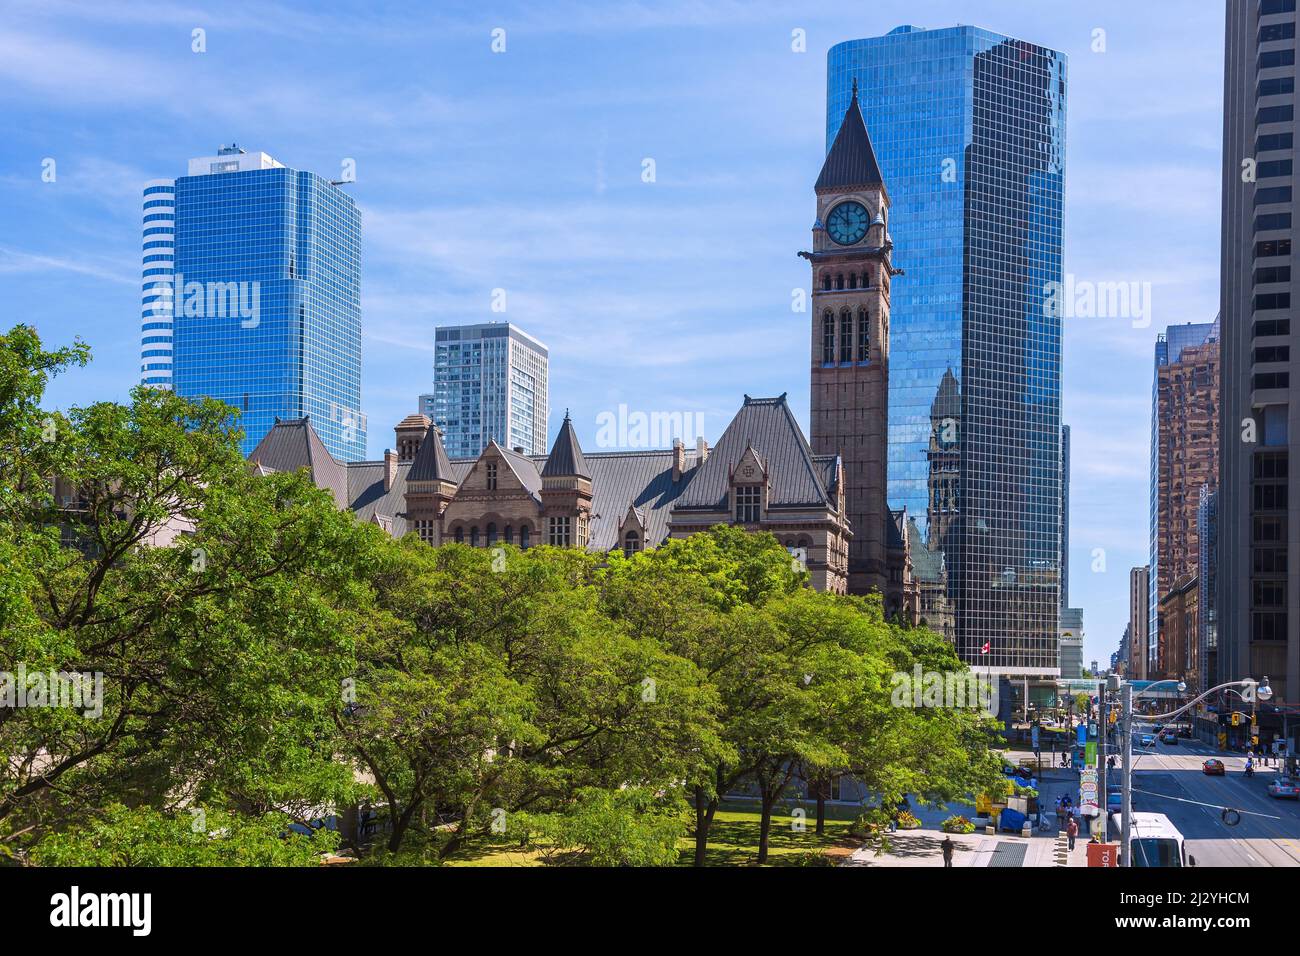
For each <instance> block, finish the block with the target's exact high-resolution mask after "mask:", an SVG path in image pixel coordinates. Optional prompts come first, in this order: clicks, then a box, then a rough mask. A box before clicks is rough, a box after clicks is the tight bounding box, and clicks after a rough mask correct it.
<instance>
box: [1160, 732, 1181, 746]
mask: <svg viewBox="0 0 1300 956" xmlns="http://www.w3.org/2000/svg"><path fill="white" fill-rule="evenodd" d="M1160 742H1161V743H1166V744H1176V743H1178V735H1177V734H1176V733H1174V732H1173V731H1172V730H1166V731H1165V732H1164V733H1163V734H1161V735H1160Z"/></svg>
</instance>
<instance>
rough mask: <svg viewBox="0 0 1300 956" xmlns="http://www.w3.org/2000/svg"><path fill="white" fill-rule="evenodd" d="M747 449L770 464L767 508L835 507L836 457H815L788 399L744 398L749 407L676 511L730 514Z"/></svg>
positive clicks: (730, 427)
mask: <svg viewBox="0 0 1300 956" xmlns="http://www.w3.org/2000/svg"><path fill="white" fill-rule="evenodd" d="M747 448H753V449H754V451H756V452H757V453H758V454H759V455H761V456H762V458H763V460H764V461H765V462H766V463H767V472H768V497H767V505H768V508H781V507H792V506H799V505H816V506H819V507H820V506H823V505H829V506H830V507H832V508H833V507H835V500H834V498H833V497H832V496H831V495H830V492H829V491H828V489H827V486H826V477H825V476H826V474H827V470H828V468H830V469H833V467H834V461H835V456H834V455H828V456H816V457H814V455H813V453H812V449H811V448H810V447H809V446H808V440H807V439H806V438H804V434H803V431H802V430H801V429H800V428H799V423H798V422H797V421H795V418H794V413H793V412H791V411H790V406H789V404H788V403H787V402H786V400H785V395H781V396H779V397H777V398H750V397H749V396H748V395H746V396H745V404H744V405H742V406H741V409H740V411H739V412H737V413H736V417H735V418H733V419H732V420H731V424H730V425H728V426H727V430H726V431H724V432H723V433H722V437H721V438H719V439H718V446H717V447H716V448H715V449H713V451H711V452H710V453H709V457H708V459H707V460H706V461H705V462H704V464H703V465H701V466H700V467H699V468H697V469H696V471H697V474H695V475H694V476H693V477H692V479H691V483H690V485H688V486H687V488H686V490H685V492H683V494H682V495H681V496H680V497H679V498H678V500H677V507H678V508H683V509H689V508H694V509H698V510H702V511H721V510H726V508H727V495H728V493H729V492H730V475H729V471H730V469H731V468H733V467H734V466H735V465H736V464H737V463H738V462H739V461H740V459H741V457H742V456H743V455H744V454H745V450H746V449H747Z"/></svg>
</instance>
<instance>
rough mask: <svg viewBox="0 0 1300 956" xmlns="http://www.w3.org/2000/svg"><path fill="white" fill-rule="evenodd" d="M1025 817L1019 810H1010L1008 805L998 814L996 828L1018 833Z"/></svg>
mask: <svg viewBox="0 0 1300 956" xmlns="http://www.w3.org/2000/svg"><path fill="white" fill-rule="evenodd" d="M1026 819H1027V818H1026V817H1025V815H1024V814H1023V813H1021V812H1020V811H1019V810H1012V809H1011V808H1010V807H1008V808H1007V809H1005V810H1003V811H1002V812H1001V813H1000V814H998V829H1000V830H1007V831H1010V832H1014V833H1019V832H1020V829H1021V827H1023V826H1024V825H1025V820H1026Z"/></svg>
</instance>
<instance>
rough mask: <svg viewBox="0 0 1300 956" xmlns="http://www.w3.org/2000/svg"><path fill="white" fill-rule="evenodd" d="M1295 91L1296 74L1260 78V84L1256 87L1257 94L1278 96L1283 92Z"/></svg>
mask: <svg viewBox="0 0 1300 956" xmlns="http://www.w3.org/2000/svg"><path fill="white" fill-rule="evenodd" d="M1294 92H1295V77H1294V76H1279V77H1275V78H1273V79H1271V80H1260V81H1259V86H1257V87H1256V88H1255V95H1256V96H1278V95H1280V94H1283V93H1294Z"/></svg>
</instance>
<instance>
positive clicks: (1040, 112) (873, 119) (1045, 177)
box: [826, 26, 1066, 676]
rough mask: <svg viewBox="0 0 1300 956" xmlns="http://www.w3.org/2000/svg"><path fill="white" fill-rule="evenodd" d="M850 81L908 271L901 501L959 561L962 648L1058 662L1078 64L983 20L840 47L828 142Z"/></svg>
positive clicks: (952, 579)
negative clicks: (1066, 279)
mask: <svg viewBox="0 0 1300 956" xmlns="http://www.w3.org/2000/svg"><path fill="white" fill-rule="evenodd" d="M854 80H856V81H857V82H858V85H859V98H860V100H861V106H862V112H863V114H864V117H865V120H866V124H867V130H868V132H869V134H870V136H871V141H872V142H873V143H874V144H875V146H876V150H877V154H878V155H879V156H880V157H881V164H882V167H883V173H884V180H885V183H886V185H887V186H888V188H889V193H890V196H891V198H892V200H893V205H892V207H891V208H892V211H893V217H892V219H891V222H890V233H891V237H892V239H893V242H894V253H893V255H894V264H895V266H896V267H898V268H901V269H902V270H904V273H905V274H904V275H900V276H898V277H897V278H896V279H895V281H894V283H893V285H892V290H891V298H890V306H891V336H892V351H891V355H890V368H889V462H888V476H889V499H890V505H891V507H893V508H902V507H906V508H907V511H908V513H909V514H910V515H911V516H912V517H914V518H915V519H916V521H917V524H918V527H919V528H920V529H921V530H922V532H923V534H924V538H925V546H926V547H927V548H929V549H930V550H931V551H933V552H942V554H943V558H944V563H945V564H946V567H947V571H948V574H947V585H946V586H947V590H948V598H949V604H950V612H951V614H952V615H953V618H954V621H955V626H954V630H953V633H954V636H955V640H956V644H957V650H958V652H959V653H960V654H961V656H962V658H963V659H965V660H967V661H970V662H972V663H978V664H979V665H980V666H989V667H991V668H992V669H993V670H997V671H1000V672H1002V673H1004V674H1019V675H1026V676H1030V675H1042V676H1050V675H1053V674H1056V673H1058V671H1059V659H1058V624H1059V609H1060V588H1061V570H1062V569H1061V536H1062V501H1061V498H1062V486H1061V445H1060V442H1061V430H1060V424H1061V423H1060V417H1061V412H1060V403H1061V320H1060V317H1059V315H1057V314H1055V312H1056V310H1055V309H1054V308H1053V307H1052V300H1051V296H1050V291H1051V290H1052V289H1053V288H1055V287H1054V286H1052V285H1051V284H1052V283H1059V282H1060V281H1061V280H1062V265H1061V209H1062V194H1063V185H1064V176H1065V98H1066V97H1065V93H1066V63H1065V56H1064V55H1063V54H1061V53H1058V52H1055V51H1053V50H1049V49H1047V48H1045V47H1041V46H1038V45H1036V44H1033V43H1027V42H1025V41H1022V40H1016V39H1012V38H1010V37H1006V36H1002V35H1000V34H997V33H992V32H990V31H988V30H983V29H980V28H978V27H971V26H960V27H951V28H946V29H938V30H922V29H918V28H916V27H910V26H904V27H899V28H898V29H896V30H894V31H892V32H891V33H889V34H888V35H886V36H882V37H873V38H870V39H863V40H850V41H847V42H844V43H839V44H836V45H835V46H833V47H832V48H831V49H830V52H829V53H828V55H827V96H826V144H827V148H828V149H829V147H830V145H831V143H832V142H833V141H834V138H835V134H836V132H837V131H838V127H839V123H840V120H841V118H842V117H843V116H844V111H845V108H846V107H847V106H848V104H849V100H850V98H851V96H852V86H853V82H854ZM931 563H933V562H931ZM986 647H987V651H985V648H986Z"/></svg>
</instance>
